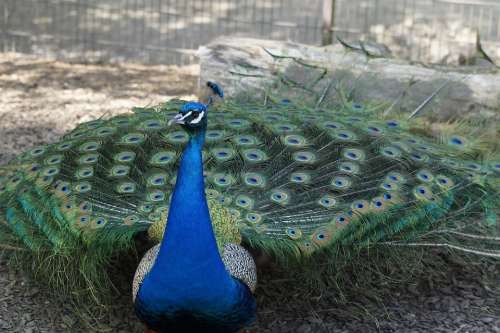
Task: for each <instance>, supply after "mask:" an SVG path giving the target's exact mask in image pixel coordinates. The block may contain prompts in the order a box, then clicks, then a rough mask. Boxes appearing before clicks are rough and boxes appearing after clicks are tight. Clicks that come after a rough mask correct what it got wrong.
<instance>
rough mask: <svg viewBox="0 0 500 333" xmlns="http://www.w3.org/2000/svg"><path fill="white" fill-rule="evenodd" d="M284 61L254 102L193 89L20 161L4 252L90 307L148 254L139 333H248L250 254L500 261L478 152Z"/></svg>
mask: <svg viewBox="0 0 500 333" xmlns="http://www.w3.org/2000/svg"><path fill="white" fill-rule="evenodd" d="M299 65H301V66H302V68H303V71H302V72H300V73H299V75H296V76H295V77H291V76H287V75H286V73H278V74H277V79H276V82H275V83H274V84H273V85H272V86H270V87H266V88H265V89H264V93H262V91H259V92H257V91H255V92H254V91H250V90H249V91H245V92H242V93H241V94H239V95H236V96H232V97H225V96H224V93H223V89H222V88H221V87H220V86H219V85H218V84H216V83H214V82H208V83H207V84H206V87H205V88H206V90H207V91H208V93H206V94H203V95H201V96H204V97H203V98H200V101H197V102H195V101H182V100H177V99H174V100H170V101H168V102H166V103H163V104H160V105H158V106H155V107H144V108H134V109H133V110H132V113H128V114H123V115H119V116H115V117H112V118H109V119H104V118H103V119H97V120H94V121H90V122H86V123H83V124H80V125H79V126H77V127H76V129H74V130H73V131H71V132H69V133H68V134H66V135H65V136H64V137H63V138H62V139H61V140H60V141H59V142H56V143H52V144H47V145H42V146H38V147H34V148H32V149H30V150H29V151H27V152H25V153H23V154H21V155H19V156H18V157H16V158H15V159H14V160H12V161H11V162H10V163H8V164H7V165H4V166H2V167H0V228H1V229H0V230H1V232H2V234H1V239H2V242H3V244H5V245H6V246H7V245H8V246H9V247H11V248H15V249H23V250H24V251H22V252H23V253H25V254H27V255H28V257H29V258H30V259H29V260H30V262H31V263H32V264H31V267H32V268H33V267H35V268H36V269H35V271H36V273H35V277H39V278H40V279H44V280H45V282H48V283H49V284H51V285H53V286H57V287H58V288H59V289H58V290H59V291H60V292H63V293H65V294H68V295H70V294H71V295H73V296H74V295H77V296H78V295H87V296H88V299H91V300H93V301H95V302H96V303H99V302H100V297H99V293H100V292H101V291H104V290H105V289H106V288H110V282H109V281H110V278H109V276H108V274H107V273H106V267H107V266H110V265H118V264H119V262H117V261H116V260H114V259H113V258H115V256H116V255H117V254H119V253H128V252H130V251H133V250H134V249H136V247H137V244H138V242H139V240H141V239H143V238H146V239H147V242H149V243H151V244H153V243H155V245H153V246H152V247H150V248H149V249H148V250H147V251H146V252H145V254H144V256H143V257H142V259H141V260H140V262H139V264H138V267H137V270H136V272H135V276H134V279H133V283H132V300H133V304H134V308H135V311H136V314H137V316H138V318H139V319H140V320H141V321H142V322H143V323H144V324H145V325H146V331H149V332H190V331H196V332H236V331H238V330H239V329H240V328H242V327H244V326H246V325H249V324H251V323H252V322H253V321H254V320H255V313H256V302H255V299H254V296H253V292H254V291H255V288H256V284H257V273H256V272H257V271H256V264H255V261H254V258H253V256H252V254H251V253H255V251H260V252H262V253H266V254H269V255H271V256H272V257H274V258H275V259H277V260H278V261H280V262H281V261H296V262H298V263H299V265H300V263H301V262H308V261H312V260H313V259H314V258H318V257H319V258H322V259H324V260H326V262H327V264H329V265H332V266H334V265H335V259H334V258H337V257H338V255H341V256H342V255H348V254H347V253H348V252H349V251H352V250H360V249H367V248H374V247H377V248H385V249H387V251H391V249H394V248H412V247H417V246H436V247H446V248H449V249H452V250H456V251H459V252H463V253H468V254H471V255H473V256H486V257H493V258H500V238H499V236H498V234H499V231H500V226H499V223H498V221H497V215H498V212H499V208H500V205H499V191H498V189H499V185H500V183H499V176H500V159H498V154H496V153H495V151H494V149H487V148H485V144H484V142H483V140H482V139H481V138H480V137H475V138H474V137H469V138H467V137H466V135H465V133H466V132H467V128H466V127H465V126H462V125H460V124H459V125H457V126H453V127H452V128H453V129H455V130H456V132H457V133H452V132H450V131H449V130H443V131H442V132H440V133H435V132H434V131H432V130H429V129H427V128H426V127H425V126H420V125H419V123H418V122H415V121H414V120H413V119H408V118H407V117H404V116H398V115H396V114H395V113H394V112H393V111H391V112H389V113H388V112H386V111H387V110H388V109H387V108H384V105H382V106H381V105H379V104H371V103H359V102H355V101H353V100H352V99H350V98H349V96H348V94H345V93H344V91H342V89H335V87H334V85H333V82H334V81H333V78H329V77H328V76H327V74H326V73H327V72H326V71H324V72H322V74H321V78H318V77H314V75H311V66H310V65H307V64H305V63H300V64H299ZM389 108H391V109H394V104H392V105H390V107H389ZM381 110H384V112H380V111H381ZM249 250H251V252H249ZM325 258H326V259H325ZM328 258H333V259H331V260H329V259H328Z"/></svg>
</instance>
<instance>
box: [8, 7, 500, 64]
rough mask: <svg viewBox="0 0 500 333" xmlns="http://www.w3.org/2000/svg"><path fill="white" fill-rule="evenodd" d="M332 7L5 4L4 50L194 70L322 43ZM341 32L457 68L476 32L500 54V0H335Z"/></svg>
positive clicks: (335, 29)
mask: <svg viewBox="0 0 500 333" xmlns="http://www.w3.org/2000/svg"><path fill="white" fill-rule="evenodd" d="M324 1H325V0H307V1H305V0H1V1H0V33H1V41H0V50H3V51H16V52H25V53H31V54H40V55H45V56H57V57H63V58H76V59H78V60H103V61H117V60H118V61H139V62H145V63H162V64H179V65H182V64H187V63H193V62H196V57H195V50H196V49H197V48H198V46H200V45H203V44H206V43H208V42H210V41H211V40H213V39H214V38H216V37H218V36H221V35H235V36H249V37H260V38H267V39H276V40H291V41H296V42H302V43H308V44H320V43H321V40H322V17H323V16H324V15H323V13H322V10H323V2H324ZM334 2H335V16H334V20H333V26H332V31H333V34H334V36H340V37H342V38H344V39H347V40H357V39H363V40H373V41H378V42H382V43H385V44H387V45H388V46H389V48H390V49H391V50H392V51H393V52H394V53H395V55H396V56H398V57H402V58H407V59H412V60H419V61H424V62H433V63H435V62H451V63H453V62H455V61H458V60H459V58H460V57H465V59H467V57H469V56H471V54H473V52H474V45H475V44H474V43H475V36H476V31H479V33H480V36H481V38H482V41H483V44H484V46H485V47H486V48H487V49H490V50H493V51H492V52H500V51H498V50H500V47H499V45H500V1H498V0H490V1H487V0H482V1H481V0H336V1H334Z"/></svg>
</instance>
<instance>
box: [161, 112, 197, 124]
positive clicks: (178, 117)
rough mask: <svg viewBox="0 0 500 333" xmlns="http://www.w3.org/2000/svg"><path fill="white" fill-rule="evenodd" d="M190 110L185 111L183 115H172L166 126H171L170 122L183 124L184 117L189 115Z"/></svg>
mask: <svg viewBox="0 0 500 333" xmlns="http://www.w3.org/2000/svg"><path fill="white" fill-rule="evenodd" d="M191 113H192V111H189V112H188V113H186V114H185V115H182V114H180V113H179V114H177V115H175V117H173V118H172V119H170V120H169V121H168V124H167V125H168V126H172V124H179V125H184V124H185V122H184V119H186V118H187V117H189V116H190V115H191Z"/></svg>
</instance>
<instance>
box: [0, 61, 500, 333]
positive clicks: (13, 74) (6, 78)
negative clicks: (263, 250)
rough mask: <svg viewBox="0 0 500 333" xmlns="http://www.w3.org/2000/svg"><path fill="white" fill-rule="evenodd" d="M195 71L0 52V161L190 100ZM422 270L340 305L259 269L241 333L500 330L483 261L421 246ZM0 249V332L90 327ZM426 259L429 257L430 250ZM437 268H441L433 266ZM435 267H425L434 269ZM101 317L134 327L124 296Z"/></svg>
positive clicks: (113, 327)
mask: <svg viewBox="0 0 500 333" xmlns="http://www.w3.org/2000/svg"><path fill="white" fill-rule="evenodd" d="M197 73H198V68H197V67H196V66H191V67H181V68H179V67H168V66H156V67H152V66H147V67H145V66H139V65H120V66H118V65H115V66H111V65H83V64H70V63H64V62H58V61H52V60H43V59H42V60H41V59H36V58H33V57H29V56H21V55H15V54H7V55H5V54H4V55H1V54H0V105H1V106H2V107H1V108H0V137H1V141H0V165H1V164H3V163H5V162H7V161H8V160H9V159H10V158H12V157H13V156H15V154H17V153H19V152H21V151H24V150H26V149H28V148H29V147H31V146H34V145H37V144H40V143H46V142H53V141H55V140H57V138H58V137H60V136H61V135H62V134H63V133H64V132H65V131H67V130H69V129H71V128H73V127H74V126H75V125H76V124H78V123H80V122H84V121H88V120H92V119H95V118H98V117H100V116H102V115H105V114H108V113H111V114H116V113H120V112H125V111H127V110H128V109H129V108H130V107H131V106H143V105H153V104H156V103H159V102H162V101H165V100H166V99H169V98H171V97H173V96H180V97H187V98H189V97H192V95H191V94H192V92H193V91H194V88H195V85H196V79H197ZM427 255H428V256H429V257H430V258H432V260H433V261H434V258H435V263H436V264H435V265H436V266H439V265H441V263H443V264H442V265H441V266H442V268H441V269H442V271H441V272H440V274H438V275H436V274H429V271H427V270H426V269H425V268H424V269H421V270H419V271H418V272H416V273H415V275H414V276H412V277H410V278H408V279H406V280H404V281H403V282H396V280H397V279H398V277H397V276H395V277H394V280H395V282H396V283H395V287H394V286H391V288H389V287H387V286H385V285H378V286H376V287H375V288H377V289H380V290H385V289H384V288H387V291H384V292H383V295H384V297H383V298H382V299H379V300H374V299H371V298H370V297H367V296H366V293H364V292H363V293H362V292H361V291H358V290H357V289H356V288H355V287H354V289H352V290H349V292H348V293H347V294H349V296H348V297H347V298H346V299H345V300H344V301H343V302H341V303H339V302H338V301H334V299H335V298H336V297H335V296H336V295H334V294H333V291H332V290H325V291H324V292H322V293H320V294H317V295H316V294H314V295H310V294H308V293H307V292H306V291H305V290H304V288H303V285H302V284H301V281H294V280H293V279H291V278H289V276H288V274H287V273H286V272H280V271H277V270H275V269H273V270H271V271H269V270H261V271H260V275H259V277H260V283H259V287H258V290H257V293H256V295H257V302H258V307H259V316H258V322H257V323H256V324H255V325H254V326H253V327H251V328H248V329H246V330H245V332H253V333H256V332H298V333H315V332H319V333H321V332H377V331H380V332H456V333H458V332H460V333H465V332H500V302H499V299H500V298H499V297H500V287H499V284H498V280H497V282H496V285H495V283H493V284H491V283H486V282H485V280H484V279H483V277H484V275H485V274H486V273H488V274H489V275H490V276H495V274H497V275H496V276H497V277H498V266H494V265H491V264H490V263H486V262H485V263H483V264H480V265H474V266H473V265H466V264H463V263H456V262H453V261H451V260H449V259H447V257H446V256H445V255H441V254H440V253H435V252H432V251H429V253H427ZM7 256H8V253H3V254H2V253H1V252H0V332H31V333H37V332H51V333H52V332H89V331H90V329H89V328H81V327H79V326H78V323H77V320H76V318H75V316H74V314H73V313H72V310H71V307H69V306H68V305H67V304H65V303H64V302H60V301H56V300H55V299H54V298H52V297H51V296H50V295H48V294H47V292H46V291H45V290H43V288H42V287H40V286H38V285H37V284H35V283H33V282H31V281H30V280H29V279H28V278H27V277H26V276H25V275H24V274H22V273H20V272H18V271H16V270H14V269H13V268H12V267H9V266H8V265H7ZM432 256H434V257H432ZM441 266H440V267H441ZM435 270H436V268H435V267H434V271H435ZM116 304H117V306H116V308H115V309H113V310H112V311H110V313H109V315H108V316H106V317H105V318H106V319H105V320H103V323H102V324H103V325H104V326H106V327H107V328H108V329H107V330H104V331H106V332H120V333H127V332H141V329H142V326H141V325H140V324H139V323H138V322H137V320H136V318H135V317H134V314H133V310H132V307H131V301H130V296H129V295H123V297H120V298H119V299H117V301H116Z"/></svg>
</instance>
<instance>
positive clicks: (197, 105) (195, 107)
mask: <svg viewBox="0 0 500 333" xmlns="http://www.w3.org/2000/svg"><path fill="white" fill-rule="evenodd" d="M206 87H207V88H208V89H209V92H208V94H207V100H208V102H207V104H204V103H201V102H187V103H186V104H184V105H183V106H182V108H181V109H180V111H179V114H177V115H176V116H175V117H174V118H172V119H171V120H170V121H169V122H168V124H169V125H172V124H179V125H181V126H182V127H184V128H185V129H186V130H187V131H188V132H189V133H195V132H197V130H199V129H202V128H206V126H207V111H208V107H209V106H210V105H212V104H213V102H214V98H220V99H222V98H224V92H223V91H222V88H221V87H220V86H219V85H218V84H217V83H215V82H211V81H208V82H207V84H206Z"/></svg>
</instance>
